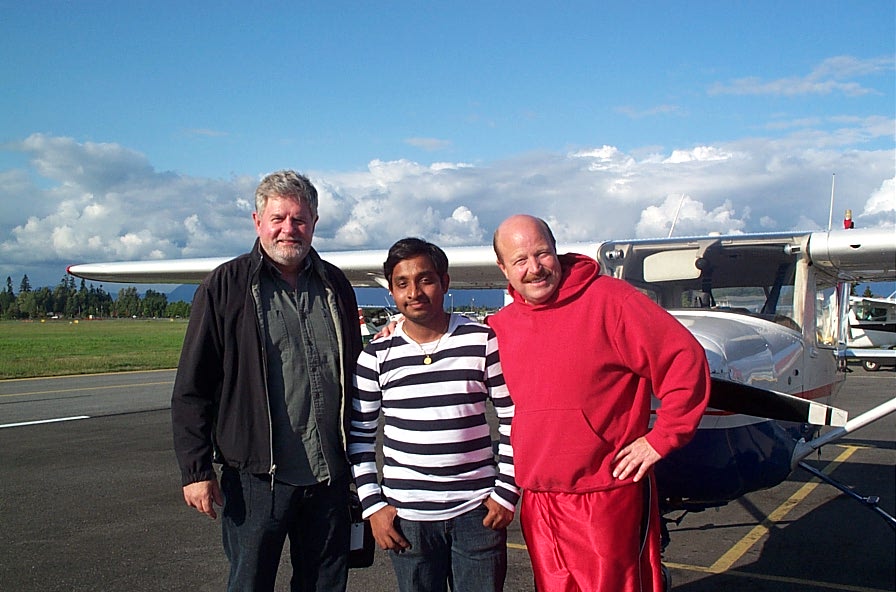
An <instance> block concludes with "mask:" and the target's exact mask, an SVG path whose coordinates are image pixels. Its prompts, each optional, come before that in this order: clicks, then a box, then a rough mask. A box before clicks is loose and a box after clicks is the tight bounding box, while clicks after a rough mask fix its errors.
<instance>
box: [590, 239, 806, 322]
mask: <svg viewBox="0 0 896 592" xmlns="http://www.w3.org/2000/svg"><path fill="white" fill-rule="evenodd" d="M612 246H613V247H616V249H615V251H606V250H605V252H604V254H605V255H606V254H607V253H610V254H609V255H606V256H605V257H604V258H603V260H604V261H605V262H606V263H607V267H608V269H605V271H608V272H610V273H611V274H612V275H615V276H616V277H619V278H620V279H624V280H626V281H628V282H630V283H632V284H633V285H635V286H636V287H637V288H638V289H639V290H641V291H642V292H643V293H645V294H647V295H648V296H649V297H650V298H651V299H653V300H654V301H655V302H657V303H658V304H659V305H660V306H662V307H663V308H666V309H706V310H714V311H720V312H731V313H737V314H746V315H750V316H754V317H758V318H763V319H766V320H769V321H773V322H775V323H778V324H781V325H784V326H786V327H789V328H791V329H794V330H797V331H799V330H800V328H801V327H800V322H799V319H800V317H801V314H800V311H799V309H800V306H799V304H798V297H797V291H798V289H797V287H796V284H797V263H798V255H797V254H793V253H791V252H789V251H788V250H787V249H785V247H784V244H783V243H782V242H781V241H778V242H776V243H769V242H763V241H757V242H756V243H755V244H750V243H743V242H738V243H730V244H725V243H723V242H722V241H709V242H705V243H702V244H701V243H687V242H684V241H682V243H681V244H680V245H672V246H671V248H670V244H669V243H668V242H666V243H664V244H651V243H650V242H645V244H637V243H629V244H626V245H620V244H616V245H612ZM620 247H621V248H620ZM676 247H678V248H677V249H676ZM614 257H615V258H614Z"/></svg>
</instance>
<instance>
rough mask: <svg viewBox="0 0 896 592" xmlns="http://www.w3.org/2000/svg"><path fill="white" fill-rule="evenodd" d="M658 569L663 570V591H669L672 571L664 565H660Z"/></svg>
mask: <svg viewBox="0 0 896 592" xmlns="http://www.w3.org/2000/svg"><path fill="white" fill-rule="evenodd" d="M660 569H662V570H663V592H669V591H670V590H672V572H670V571H669V568H668V567H666V566H665V565H661V566H660Z"/></svg>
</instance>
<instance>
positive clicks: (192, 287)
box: [168, 284, 199, 302]
mask: <svg viewBox="0 0 896 592" xmlns="http://www.w3.org/2000/svg"><path fill="white" fill-rule="evenodd" d="M198 287H199V284H183V285H181V286H178V287H176V288H175V289H173V290H171V291H170V292H168V302H193V294H195V293H196V288H198Z"/></svg>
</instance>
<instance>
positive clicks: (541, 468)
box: [511, 408, 612, 491]
mask: <svg viewBox="0 0 896 592" xmlns="http://www.w3.org/2000/svg"><path fill="white" fill-rule="evenodd" d="M511 444H512V445H513V464H514V470H515V473H516V481H517V483H518V484H519V485H520V486H522V487H524V488H526V489H534V490H538V491H575V490H576V484H577V483H578V482H579V481H580V479H581V478H582V477H585V476H593V475H594V474H596V473H597V472H598V471H599V470H600V468H601V466H602V465H608V464H609V462H610V460H611V459H607V456H608V455H609V454H610V453H611V452H612V450H611V447H610V445H609V443H608V442H607V441H606V440H604V439H603V438H602V437H601V436H600V435H598V434H597V433H596V432H595V431H594V429H593V428H592V427H591V424H590V423H589V422H588V419H587V418H586V417H585V414H584V412H583V411H582V410H581V409H577V408H576V409H541V410H536V411H526V412H520V411H519V409H518V408H517V412H516V415H515V416H514V418H513V426H512V429H511Z"/></svg>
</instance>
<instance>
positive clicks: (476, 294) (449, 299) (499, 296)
mask: <svg viewBox="0 0 896 592" xmlns="http://www.w3.org/2000/svg"><path fill="white" fill-rule="evenodd" d="M198 287H199V286H198V284H183V285H181V286H178V287H176V288H175V289H174V290H172V291H171V292H168V302H180V301H183V302H193V294H195V293H196V288H198ZM449 294H450V296H448V295H446V296H445V308H446V309H447V308H451V306H452V304H453V305H454V307H455V308H466V307H468V306H470V305H471V304H472V305H475V306H487V307H489V308H498V307H500V306H503V304H504V291H503V290H449ZM355 296H356V297H357V299H358V304H374V305H380V306H382V305H385V304H389V305H393V304H394V301H393V300H392V297H391V296H389V292H388V291H387V290H384V289H383V288H355Z"/></svg>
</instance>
